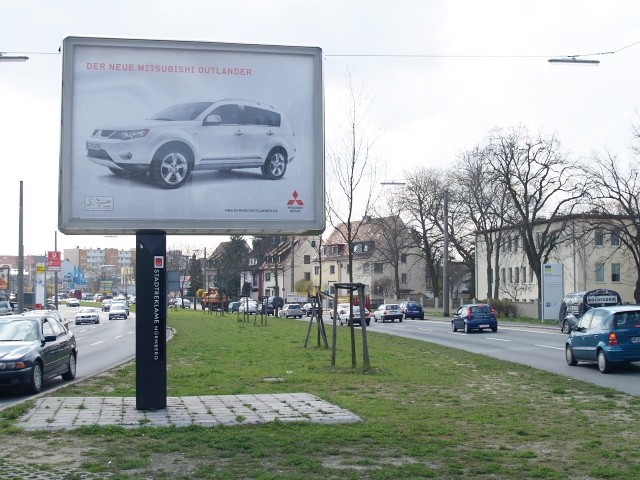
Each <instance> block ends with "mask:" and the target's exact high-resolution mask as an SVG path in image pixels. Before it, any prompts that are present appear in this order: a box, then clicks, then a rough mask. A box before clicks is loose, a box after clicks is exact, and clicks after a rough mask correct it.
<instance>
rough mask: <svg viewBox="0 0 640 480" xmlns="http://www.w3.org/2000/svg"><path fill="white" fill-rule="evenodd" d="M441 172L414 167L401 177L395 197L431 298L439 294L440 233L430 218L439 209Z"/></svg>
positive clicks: (440, 208)
mask: <svg viewBox="0 0 640 480" xmlns="http://www.w3.org/2000/svg"><path fill="white" fill-rule="evenodd" d="M440 177H441V173H440V172H439V171H437V170H432V169H425V168H418V169H416V170H414V171H412V172H407V173H406V174H405V182H406V185H405V187H404V188H403V190H402V192H396V191H394V194H397V195H398V197H397V198H398V199H399V200H398V202H399V205H400V206H401V208H402V209H403V211H404V212H405V213H406V214H407V215H408V216H409V224H410V226H411V228H412V231H413V235H414V244H415V245H417V246H418V249H419V251H420V254H421V256H422V258H423V260H424V262H425V265H426V270H425V284H426V285H429V284H430V285H431V287H432V289H433V293H434V295H436V296H438V295H440V269H439V267H438V266H439V265H440V262H441V261H442V249H443V245H442V230H441V229H440V228H438V226H437V225H436V224H435V223H434V222H433V218H434V217H435V216H436V215H438V211H439V210H442V195H441V193H439V192H440V191H441V188H440V184H441V180H440Z"/></svg>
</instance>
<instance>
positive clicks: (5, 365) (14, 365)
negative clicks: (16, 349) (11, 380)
mask: <svg viewBox="0 0 640 480" xmlns="http://www.w3.org/2000/svg"><path fill="white" fill-rule="evenodd" d="M26 366H27V365H26V364H25V363H24V362H0V370H22V369H23V368H26Z"/></svg>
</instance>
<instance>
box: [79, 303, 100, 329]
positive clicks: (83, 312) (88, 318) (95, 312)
mask: <svg viewBox="0 0 640 480" xmlns="http://www.w3.org/2000/svg"><path fill="white" fill-rule="evenodd" d="M75 321H76V325H80V324H81V323H100V310H99V309H98V308H96V307H82V308H81V309H80V310H78V313H76V317H75Z"/></svg>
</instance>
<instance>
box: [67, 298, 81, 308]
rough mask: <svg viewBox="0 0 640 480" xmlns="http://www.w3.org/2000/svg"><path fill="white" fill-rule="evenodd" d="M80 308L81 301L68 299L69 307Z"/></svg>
mask: <svg viewBox="0 0 640 480" xmlns="http://www.w3.org/2000/svg"><path fill="white" fill-rule="evenodd" d="M79 306H80V300H78V299H77V298H73V297H71V298H67V307H79Z"/></svg>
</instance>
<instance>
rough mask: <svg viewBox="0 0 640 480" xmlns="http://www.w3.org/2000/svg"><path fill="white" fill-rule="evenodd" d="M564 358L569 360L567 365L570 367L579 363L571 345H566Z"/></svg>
mask: <svg viewBox="0 0 640 480" xmlns="http://www.w3.org/2000/svg"><path fill="white" fill-rule="evenodd" d="M564 358H565V360H566V361H567V365H569V366H570V367H575V366H576V365H577V364H578V361H577V360H576V358H575V357H574V356H573V350H571V347H570V346H569V345H566V346H565V347H564Z"/></svg>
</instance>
